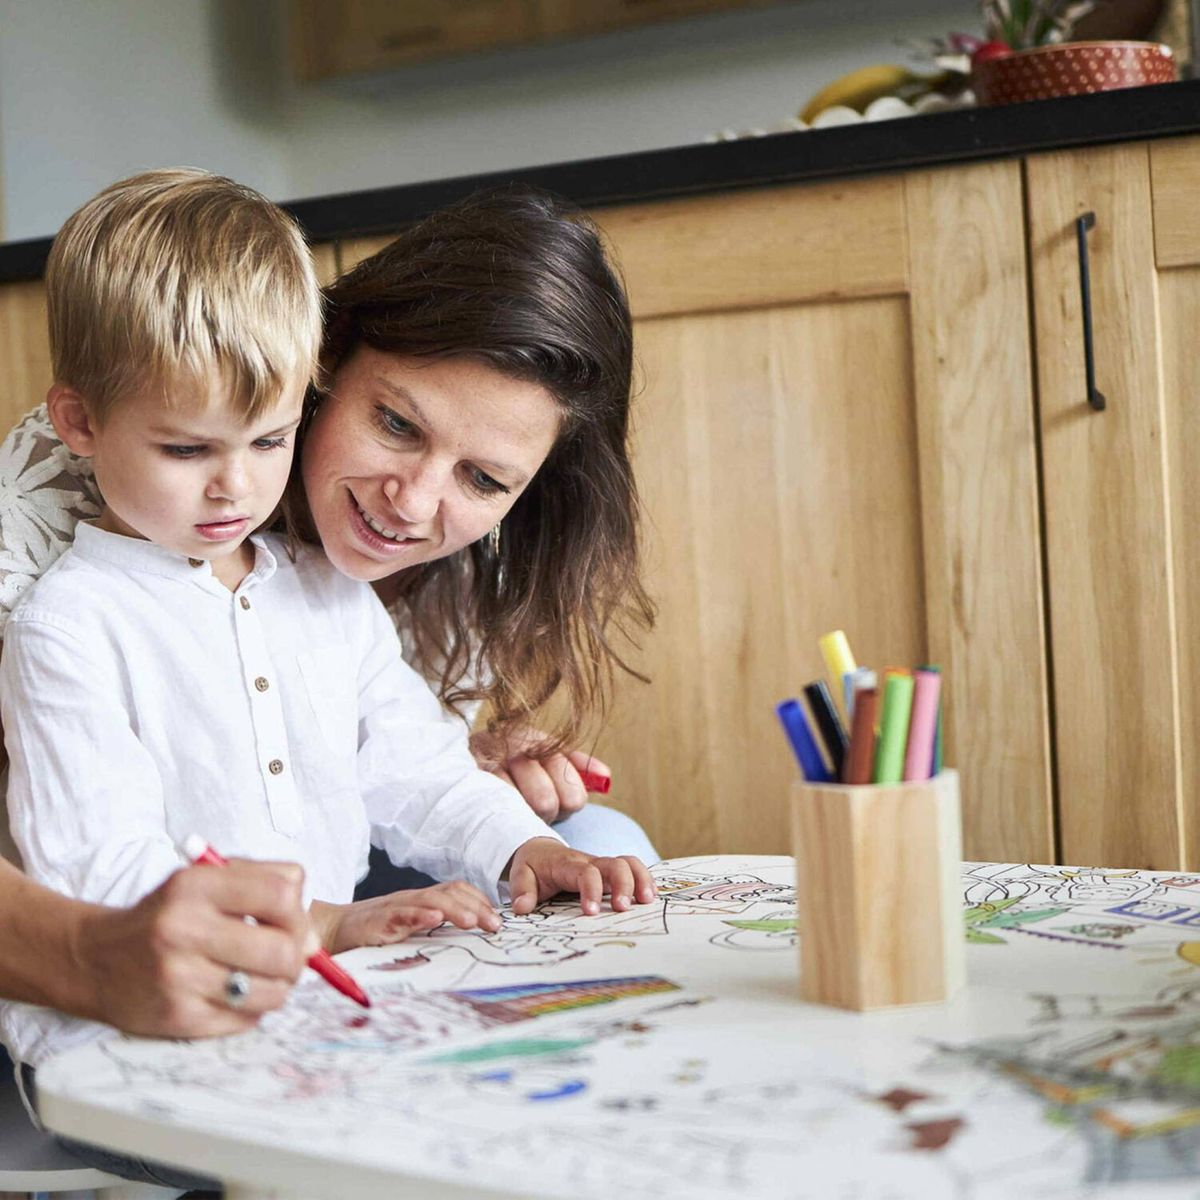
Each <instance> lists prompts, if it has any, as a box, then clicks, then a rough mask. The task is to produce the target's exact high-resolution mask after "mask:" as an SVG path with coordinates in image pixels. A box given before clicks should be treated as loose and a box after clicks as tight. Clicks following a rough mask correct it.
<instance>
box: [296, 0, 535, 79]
mask: <svg viewBox="0 0 1200 1200" xmlns="http://www.w3.org/2000/svg"><path fill="white" fill-rule="evenodd" d="M291 20H292V27H291V31H290V33H291V39H292V58H293V62H294V64H295V69H296V73H297V75H298V76H299V77H300V78H301V79H310V80H315V79H324V78H327V77H329V76H334V75H345V74H348V73H352V72H356V71H382V70H386V69H387V68H389V67H396V66H403V65H405V64H406V63H412V62H420V61H422V60H425V59H429V58H440V57H444V56H447V55H454V54H466V53H469V52H471V51H474V50H481V49H485V48H491V47H499V46H505V45H516V44H520V43H522V42H528V41H531V40H534V38H535V36H536V34H537V21H538V14H537V11H536V7H535V4H534V2H533V0H454V3H453V4H446V3H445V2H444V0H404V3H403V4H396V3H395V2H394V0H292V5H291Z"/></svg>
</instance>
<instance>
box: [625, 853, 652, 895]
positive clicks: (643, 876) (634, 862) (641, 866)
mask: <svg viewBox="0 0 1200 1200" xmlns="http://www.w3.org/2000/svg"><path fill="white" fill-rule="evenodd" d="M625 861H626V862H627V863H628V864H629V869H630V870H631V871H632V872H633V896H634V899H635V900H636V901H637V902H638V903H639V904H652V903H653V902H654V899H655V897H656V896H657V895H658V885H657V884H656V883H655V882H654V876H653V875H651V874H650V868H649V867H648V866H646V864H645V863H644V862H642V860H641V859H640V858H632V857H630V856H628V855H626V856H625Z"/></svg>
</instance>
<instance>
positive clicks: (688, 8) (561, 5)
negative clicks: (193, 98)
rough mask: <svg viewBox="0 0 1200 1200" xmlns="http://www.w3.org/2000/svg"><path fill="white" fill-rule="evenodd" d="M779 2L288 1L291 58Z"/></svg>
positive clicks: (380, 57)
mask: <svg viewBox="0 0 1200 1200" xmlns="http://www.w3.org/2000/svg"><path fill="white" fill-rule="evenodd" d="M781 2H784V0H454V2H453V3H449V4H448V3H446V0H404V3H402V4H397V3H396V2H395V0H292V3H291V31H290V35H291V41H292V60H293V65H294V69H295V72H296V75H297V76H298V78H300V79H302V80H308V81H313V80H318V79H329V78H334V77H337V76H343V75H353V74H359V73H363V72H371V71H386V70H389V69H392V68H395V67H403V66H408V65H410V64H412V63H417V62H425V61H429V60H432V59H438V58H449V57H453V56H456V55H463V54H472V53H477V52H479V51H485V50H499V49H503V48H506V47H513V46H525V45H534V44H537V43H544V42H551V41H555V40H559V39H564V38H577V37H587V36H590V35H593V34H599V33H611V32H613V31H615V30H618V29H629V28H634V27H637V26H642V25H650V24H655V23H657V22H661V21H670V20H678V19H680V18H683V17H696V16H705V15H708V14H711V13H717V12H728V11H731V10H734V9H745V8H763V7H767V6H769V5H771V4H778V3H781Z"/></svg>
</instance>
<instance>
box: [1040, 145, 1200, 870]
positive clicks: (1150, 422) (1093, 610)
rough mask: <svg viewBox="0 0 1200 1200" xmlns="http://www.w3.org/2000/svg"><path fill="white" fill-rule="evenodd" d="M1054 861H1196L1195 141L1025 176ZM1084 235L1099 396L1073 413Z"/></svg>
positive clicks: (1107, 154) (1081, 387) (1063, 159)
mask: <svg viewBox="0 0 1200 1200" xmlns="http://www.w3.org/2000/svg"><path fill="white" fill-rule="evenodd" d="M1026 170H1027V178H1028V211H1029V243H1030V262H1031V271H1032V279H1033V298H1034V300H1033V307H1034V315H1035V326H1034V327H1035V334H1036V343H1037V347H1038V352H1037V378H1038V392H1039V406H1040V427H1041V442H1042V460H1043V490H1044V505H1045V530H1046V561H1047V576H1048V595H1049V622H1050V631H1051V638H1050V644H1051V653H1052V663H1053V679H1054V713H1055V745H1056V751H1057V772H1058V791H1059V814H1060V822H1061V853H1062V857H1063V860H1064V861H1066V862H1083V863H1104V864H1109V865H1113V866H1129V867H1135V866H1141V867H1147V866H1148V867H1159V868H1165V869H1174V868H1182V867H1188V868H1190V869H1195V868H1196V867H1198V866H1200V821H1198V820H1197V798H1198V797H1200V756H1198V754H1197V733H1198V732H1200V730H1198V728H1197V722H1198V693H1197V688H1198V687H1200V646H1198V645H1197V637H1198V635H1200V624H1198V623H1200V567H1198V566H1197V554H1196V541H1195V536H1196V529H1197V522H1198V518H1200V429H1198V428H1197V421H1196V409H1197V404H1198V403H1200V358H1198V356H1197V352H1196V343H1197V338H1198V337H1200V222H1198V221H1197V219H1196V212H1197V210H1196V202H1195V197H1196V195H1197V189H1198V188H1200V139H1183V140H1180V141H1173V142H1158V143H1151V144H1148V145H1147V144H1131V145H1122V146H1114V147H1106V148H1103V149H1089V150H1076V151H1071V152H1069V153H1056V154H1046V155H1038V156H1036V157H1033V158H1030V159H1029V160H1028V162H1027V165H1026ZM1084 213H1094V215H1095V224H1094V227H1093V228H1092V229H1091V230H1090V232H1088V234H1087V241H1088V259H1089V263H1090V277H1091V279H1090V282H1091V287H1090V302H1091V313H1092V321H1093V331H1094V346H1095V377H1096V386H1097V388H1098V390H1099V391H1100V392H1101V393H1102V394H1103V396H1104V397H1105V400H1106V406H1105V407H1104V409H1103V411H1097V410H1096V409H1094V408H1093V407H1092V406H1091V405H1089V403H1088V399H1087V388H1086V378H1085V363H1084V343H1083V312H1084V305H1083V299H1082V292H1081V285H1080V251H1079V245H1078V237H1077V231H1076V221H1077V219H1078V218H1080V217H1081V216H1082V215H1083V214H1084Z"/></svg>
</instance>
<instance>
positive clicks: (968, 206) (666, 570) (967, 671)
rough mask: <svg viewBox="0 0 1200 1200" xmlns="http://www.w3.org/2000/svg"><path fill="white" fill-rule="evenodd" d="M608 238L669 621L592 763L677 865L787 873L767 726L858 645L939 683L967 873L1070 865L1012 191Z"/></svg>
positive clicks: (682, 213) (674, 224)
mask: <svg viewBox="0 0 1200 1200" xmlns="http://www.w3.org/2000/svg"><path fill="white" fill-rule="evenodd" d="M600 219H601V220H602V223H603V224H604V226H605V228H606V230H607V231H608V232H609V233H610V235H611V237H612V240H613V243H614V246H615V249H616V252H617V257H618V259H619V261H620V263H621V265H622V267H623V270H624V273H625V276H626V279H627V281H628V285H629V290H630V299H631V303H632V306H633V309H634V311H635V313H636V314H638V320H637V322H636V347H637V353H638V357H639V360H640V361H641V363H642V364H643V367H644V371H645V386H644V388H643V389H642V390H641V392H640V393H639V398H638V401H637V408H636V409H635V420H636V424H637V471H638V478H639V483H640V486H641V488H642V491H643V496H644V501H645V507H646V512H647V516H648V524H649V551H650V553H649V570H650V585H651V588H652V591H653V592H654V593H655V594H656V595H657V597H658V599H659V601H660V603H661V605H662V611H661V617H660V622H659V626H658V628H657V629H656V630H655V632H654V633H653V635H652V636H651V637H650V638H649V639H648V640H647V644H646V649H645V657H644V659H643V660H642V661H643V663H644V665H645V667H646V670H647V673H649V674H650V675H651V676H652V677H653V679H654V683H653V684H652V686H651V687H650V688H643V687H641V686H640V685H635V684H629V685H626V686H625V687H623V689H622V691H621V694H620V697H619V700H618V704H617V711H616V713H615V715H614V719H613V722H612V724H611V726H610V728H609V729H608V730H607V731H606V733H605V734H604V736H603V738H602V740H601V753H602V754H603V755H604V756H605V757H607V758H608V759H609V761H611V762H612V763H613V765H614V768H616V769H617V770H618V772H619V778H620V779H622V780H632V781H634V782H633V783H632V784H630V785H626V787H627V789H628V790H623V792H622V798H623V799H624V800H625V802H626V803H627V805H628V807H629V809H630V811H632V812H634V813H635V815H637V816H638V817H639V818H640V819H642V820H643V821H644V822H645V823H646V825H647V827H648V828H649V829H650V831H651V834H652V836H653V837H654V838H655V839H656V841H657V843H658V845H659V847H660V849H661V850H662V851H663V852H664V853H666V854H686V853H692V852H703V851H705V850H709V851H711V850H714V849H718V850H730V851H733V850H755V851H763V852H767V851H775V852H778V851H781V850H786V849H787V848H788V828H787V822H786V820H785V819H784V816H785V814H784V805H785V804H786V796H787V784H788V781H789V780H790V779H791V778H792V776H793V775H794V771H795V768H794V765H793V764H792V763H791V761H790V758H789V756H788V754H787V751H786V746H785V743H784V742H783V739H782V737H781V735H780V734H779V731H778V730H777V728H776V726H775V721H774V717H773V714H772V711H771V709H772V705H773V704H774V703H775V702H776V701H778V700H779V699H781V698H783V697H784V696H787V695H794V694H796V692H797V691H798V690H799V689H800V687H801V686H802V685H803V684H804V683H805V682H806V681H807V680H808V679H810V678H813V677H815V676H819V675H821V674H822V666H821V663H820V659H819V656H818V653H817V649H816V637H817V635H818V634H820V633H822V632H824V631H825V630H826V629H830V628H834V627H838V626H841V627H843V628H845V629H846V630H847V632H848V633H849V635H850V638H851V641H852V643H853V645H854V647H855V650H856V652H857V653H858V655H859V657H860V659H862V660H863V661H866V662H870V663H872V664H873V665H876V666H883V665H886V664H888V663H892V662H906V661H907V662H920V661H924V660H926V659H927V658H928V657H933V659H934V660H935V661H937V662H938V663H939V664H940V665H941V666H942V668H943V670H944V671H945V675H946V678H947V680H948V690H947V705H948V708H947V759H948V761H950V762H953V763H957V764H958V765H959V766H960V767H961V769H962V771H963V797H964V830H965V844H966V846H967V853H968V854H970V855H976V856H979V857H994V858H1022V857H1024V858H1032V859H1048V858H1052V857H1053V841H1052V820H1051V813H1052V801H1051V792H1050V771H1049V762H1050V757H1049V735H1048V726H1047V695H1046V667H1045V639H1044V630H1043V620H1042V595H1041V590H1042V589H1041V574H1040V558H1041V549H1040V531H1039V520H1038V508H1037V487H1036V442H1035V432H1034V413H1033V403H1032V382H1031V370H1030V360H1029V353H1028V317H1027V301H1026V275H1025V248H1024V239H1023V220H1022V191H1021V179H1020V169H1019V167H1017V166H1016V165H1014V164H1011V163H1008V164H990V165H987V166H978V167H969V168H963V169H955V170H951V171H943V172H931V173H929V174H927V175H919V176H912V177H910V178H909V179H908V180H905V179H903V178H900V177H890V178H888V179H886V180H860V181H857V182H849V183H845V184H843V185H839V186H838V187H836V188H834V187H824V186H822V187H809V188H791V189H775V190H774V191H773V192H768V193H763V194H761V195H758V196H753V197H751V196H749V195H746V194H737V195H734V196H725V197H712V198H707V199H706V200H704V201H703V202H699V201H685V202H678V203H677V204H675V205H667V204H656V205H647V206H641V207H640V208H638V209H630V210H625V211H621V212H615V213H613V212H603V213H601V214H600ZM664 310H666V311H664Z"/></svg>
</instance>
